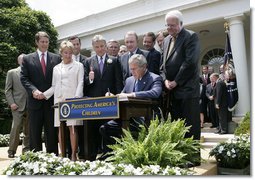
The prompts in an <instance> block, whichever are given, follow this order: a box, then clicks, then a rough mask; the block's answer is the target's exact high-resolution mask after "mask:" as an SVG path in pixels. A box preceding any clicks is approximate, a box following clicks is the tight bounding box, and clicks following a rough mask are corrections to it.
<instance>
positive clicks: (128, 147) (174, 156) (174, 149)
mask: <svg viewBox="0 0 255 180" xmlns="http://www.w3.org/2000/svg"><path fill="white" fill-rule="evenodd" d="M140 127H141V131H140V132H139V135H138V139H137V140H135V139H134V138H133V136H132V134H131V132H130V131H128V130H125V129H123V133H124V136H123V138H115V140H116V141H117V143H116V144H114V145H110V146H109V147H110V148H111V149H112V150H113V151H112V152H111V153H110V154H114V156H110V157H108V158H107V159H106V161H112V162H113V163H117V164H119V163H123V164H132V165H133V166H135V167H140V166H142V165H159V166H160V167H166V166H167V165H169V166H171V167H173V166H181V167H185V166H186V164H187V163H196V162H198V161H200V159H198V158H195V157H197V156H196V155H197V154H198V153H199V152H200V143H199V141H196V140H193V138H184V136H185V133H186V132H188V130H189V128H190V127H185V121H183V120H177V121H173V122H171V121H170V120H169V119H168V120H167V121H165V122H160V121H159V120H158V119H156V120H152V121H151V124H150V126H149V128H148V130H147V129H146V127H145V126H143V125H141V126H140Z"/></svg>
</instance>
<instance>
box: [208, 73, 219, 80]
mask: <svg viewBox="0 0 255 180" xmlns="http://www.w3.org/2000/svg"><path fill="white" fill-rule="evenodd" d="M212 77H216V78H217V79H218V78H219V74H218V73H212V74H211V75H210V78H212Z"/></svg>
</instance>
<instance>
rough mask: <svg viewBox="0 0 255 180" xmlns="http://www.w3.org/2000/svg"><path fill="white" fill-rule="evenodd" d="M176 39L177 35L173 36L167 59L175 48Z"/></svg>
mask: <svg viewBox="0 0 255 180" xmlns="http://www.w3.org/2000/svg"><path fill="white" fill-rule="evenodd" d="M175 40H176V39H175V37H172V39H171V42H170V45H169V49H168V53H167V59H168V58H169V56H170V54H171V52H172V50H173V48H174V44H175Z"/></svg>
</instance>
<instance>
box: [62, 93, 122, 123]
mask: <svg viewBox="0 0 255 180" xmlns="http://www.w3.org/2000/svg"><path fill="white" fill-rule="evenodd" d="M58 108H59V117H60V120H62V121H63V120H92V119H117V118H119V100H118V97H117V96H110V97H97V98H86V99H83V98H82V99H80V98H79V99H70V100H66V101H63V102H59V104H58Z"/></svg>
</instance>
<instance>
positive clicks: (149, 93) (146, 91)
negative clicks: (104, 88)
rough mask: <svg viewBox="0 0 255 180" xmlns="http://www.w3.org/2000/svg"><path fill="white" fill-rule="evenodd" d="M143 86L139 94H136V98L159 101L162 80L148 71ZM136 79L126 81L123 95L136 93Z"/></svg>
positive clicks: (143, 79) (130, 78)
mask: <svg viewBox="0 0 255 180" xmlns="http://www.w3.org/2000/svg"><path fill="white" fill-rule="evenodd" d="M141 81H142V85H141V90H140V91H139V92H135V94H136V97H140V98H151V99H157V98H159V97H160V95H161V92H162V82H163V81H162V78H161V77H160V76H159V75H157V74H154V73H152V72H149V71H147V72H146V73H145V74H144V76H143V77H142V79H141ZM134 87H135V78H134V77H133V76H131V77H129V78H127V79H126V83H125V87H124V89H123V90H122V92H123V93H131V92H134Z"/></svg>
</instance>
